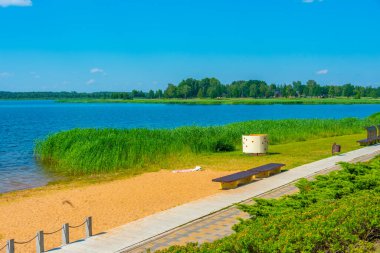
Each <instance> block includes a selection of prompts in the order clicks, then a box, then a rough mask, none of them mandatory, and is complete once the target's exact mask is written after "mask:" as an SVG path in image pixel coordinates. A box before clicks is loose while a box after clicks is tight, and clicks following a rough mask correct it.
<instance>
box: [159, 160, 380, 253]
mask: <svg viewBox="0 0 380 253" xmlns="http://www.w3.org/2000/svg"><path fill="white" fill-rule="evenodd" d="M297 186H298V187H299V189H300V192H299V193H298V194H294V195H291V196H287V197H283V198H281V199H279V200H276V199H269V200H267V199H255V204H252V205H240V208H241V209H242V210H244V211H246V212H248V213H249V214H250V216H251V218H250V219H247V220H242V221H241V222H240V223H239V224H238V225H236V226H234V230H235V231H236V233H235V234H233V235H231V236H228V237H225V238H223V239H221V240H217V241H215V242H213V243H205V244H202V245H198V244H196V243H190V244H188V245H187V246H173V247H170V248H169V249H166V250H163V251H160V252H161V253H169V252H189V253H190V252H199V253H200V252H231V253H233V252H369V251H371V250H373V244H372V243H373V242H374V241H376V240H377V239H379V238H380V160H379V158H377V159H376V160H374V161H373V162H371V163H369V164H361V163H359V164H343V170H341V171H337V172H332V173H330V174H329V175H325V176H318V177H317V179H316V180H315V181H307V180H306V179H302V180H300V181H299V182H298V184H297Z"/></svg>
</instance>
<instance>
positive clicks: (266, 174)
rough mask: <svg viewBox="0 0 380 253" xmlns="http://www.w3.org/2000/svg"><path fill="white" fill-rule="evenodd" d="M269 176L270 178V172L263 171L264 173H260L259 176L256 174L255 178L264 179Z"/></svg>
mask: <svg viewBox="0 0 380 253" xmlns="http://www.w3.org/2000/svg"><path fill="white" fill-rule="evenodd" d="M269 176H270V172H269V171H264V172H260V173H259V174H257V175H256V178H264V177H269Z"/></svg>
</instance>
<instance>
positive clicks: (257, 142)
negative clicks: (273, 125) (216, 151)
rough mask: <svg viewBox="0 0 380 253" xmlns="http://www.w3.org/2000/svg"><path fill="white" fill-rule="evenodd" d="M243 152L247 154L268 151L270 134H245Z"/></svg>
mask: <svg viewBox="0 0 380 253" xmlns="http://www.w3.org/2000/svg"><path fill="white" fill-rule="evenodd" d="M242 141H243V153H245V154H257V155H258V154H265V153H267V151H268V135H266V134H250V135H243V137H242Z"/></svg>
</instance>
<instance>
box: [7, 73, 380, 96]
mask: <svg viewBox="0 0 380 253" xmlns="http://www.w3.org/2000/svg"><path fill="white" fill-rule="evenodd" d="M379 96H380V87H376V88H374V87H371V86H354V85H353V84H350V83H348V84H344V85H320V84H318V83H317V82H316V81H314V80H309V81H307V82H306V83H302V82H300V81H294V82H292V83H289V84H267V83H266V82H265V81H261V80H248V81H243V80H242V81H233V82H231V83H230V84H222V83H221V82H220V81H219V80H218V79H216V78H203V79H201V80H197V79H194V78H187V79H185V80H182V81H181V82H179V83H178V84H177V85H175V84H172V83H169V84H168V85H167V88H166V89H165V90H164V91H162V90H160V89H159V90H157V91H153V90H150V91H148V92H144V91H142V90H135V89H134V90H132V91H130V92H127V91H124V92H93V93H78V92H4V91H0V99H116V100H128V99H131V98H147V99H154V98H158V99H161V98H166V99H170V98H171V99H172V98H181V99H188V98H211V99H215V98H220V97H224V98H278V97H284V98H288V97H293V98H305V97H319V98H327V97H330V98H335V97H347V98H349V97H353V98H356V99H360V98H361V97H371V98H378V97H379Z"/></svg>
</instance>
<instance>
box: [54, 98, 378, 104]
mask: <svg viewBox="0 0 380 253" xmlns="http://www.w3.org/2000/svg"><path fill="white" fill-rule="evenodd" d="M57 101H58V102H61V103H155V104H188V105H193V104H200V105H220V104H230V105H235V104H246V105H271V104H379V103H380V99H376V98H361V99H354V98H268V99H262V98H259V99H254V98H221V99H211V98H204V99H198V98H192V99H178V98H173V99H130V100H122V99H91V98H84V99H62V100H57Z"/></svg>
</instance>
